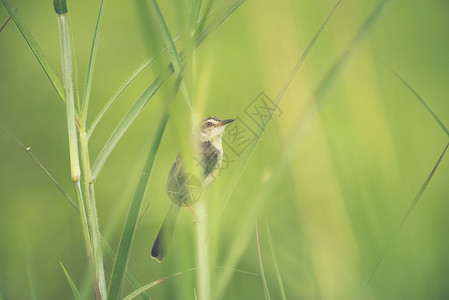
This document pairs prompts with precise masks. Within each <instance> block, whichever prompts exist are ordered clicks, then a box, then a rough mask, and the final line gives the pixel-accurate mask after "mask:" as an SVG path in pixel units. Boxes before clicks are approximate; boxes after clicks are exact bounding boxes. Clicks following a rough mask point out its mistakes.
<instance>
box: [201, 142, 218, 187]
mask: <svg viewBox="0 0 449 300" xmlns="http://www.w3.org/2000/svg"><path fill="white" fill-rule="evenodd" d="M217 162H218V150H217V149H216V148H215V147H214V146H213V145H212V144H211V143H210V142H206V143H204V145H203V147H202V149H201V164H202V167H203V169H204V173H203V179H204V178H206V177H207V176H209V175H210V174H211V173H212V172H213V171H215V169H216V168H217V167H218V168H219V167H220V166H218V165H217Z"/></svg>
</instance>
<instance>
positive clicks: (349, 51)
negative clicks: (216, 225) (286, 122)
mask: <svg viewBox="0 0 449 300" xmlns="http://www.w3.org/2000/svg"><path fill="white" fill-rule="evenodd" d="M391 2H392V0H384V1H381V2H380V3H379V4H378V5H377V6H376V8H375V9H374V10H373V12H372V13H371V14H370V16H369V17H368V18H367V20H366V21H365V23H364V24H363V25H362V26H361V27H360V29H359V30H358V32H357V34H356V35H355V37H354V38H353V39H352V41H351V42H350V43H349V44H348V46H347V48H346V49H345V51H344V52H343V54H342V56H341V57H340V58H339V59H338V60H337V61H336V62H335V63H334V65H333V66H332V67H331V69H330V70H329V72H328V73H327V75H326V76H325V78H324V79H323V80H322V82H321V83H320V85H319V86H318V88H317V90H316V91H315V93H314V94H313V96H312V98H311V100H310V101H309V105H308V108H307V109H306V110H305V113H304V115H303V116H302V117H300V118H299V119H298V122H297V123H296V125H295V126H294V131H293V133H292V134H291V136H290V137H288V138H287V139H286V140H287V141H289V143H288V144H287V145H285V146H284V147H283V148H284V149H283V151H282V152H281V153H280V155H279V159H278V160H277V161H276V162H275V163H274V165H273V166H272V167H271V168H270V169H269V170H270V176H268V177H267V179H265V180H266V181H264V182H262V183H261V188H260V190H259V194H258V196H257V197H256V201H253V203H254V204H253V205H252V206H251V207H250V209H249V210H248V211H247V212H246V213H245V219H244V220H243V221H242V224H241V226H239V231H238V233H237V235H236V237H235V239H234V241H233V243H232V245H231V247H230V250H229V252H228V253H229V254H228V257H227V258H226V260H225V264H224V267H225V268H224V272H223V274H222V276H221V278H220V280H219V283H218V288H217V297H216V298H219V297H221V296H222V294H223V291H224V289H225V288H226V286H227V284H228V282H229V280H230V278H231V273H232V271H231V270H232V268H234V266H235V265H236V264H237V262H238V260H239V258H240V257H241V255H242V254H243V251H244V249H245V247H246V244H247V243H246V241H247V240H248V238H249V236H250V234H251V226H252V222H251V221H249V220H252V219H254V218H255V217H256V216H257V214H258V212H259V210H260V209H261V208H262V207H263V205H264V204H265V203H266V201H268V199H270V195H272V192H273V189H274V187H275V186H276V185H277V183H278V181H279V178H281V175H282V171H283V170H284V168H285V166H286V165H287V162H288V161H289V159H290V158H291V157H292V156H293V154H294V153H295V151H296V149H297V148H298V146H299V144H300V143H301V141H302V139H303V137H304V135H305V133H306V132H307V130H308V128H309V126H310V124H311V122H312V121H313V120H314V118H315V116H316V114H317V113H318V110H319V109H320V108H321V107H322V106H323V105H324V104H325V103H326V100H327V99H328V95H329V94H330V91H331V90H332V89H333V87H334V86H335V85H336V83H337V81H338V80H339V79H340V78H341V75H342V73H343V71H344V70H345V68H346V67H347V66H348V64H349V63H350V62H351V60H352V58H353V57H354V54H355V52H356V49H357V48H358V47H359V46H360V44H361V43H362V42H363V41H364V40H365V39H366V38H367V37H368V35H369V34H370V33H371V31H372V29H373V28H374V26H375V25H376V24H377V23H378V21H379V20H380V18H381V16H382V15H383V13H384V12H385V10H386V8H387V7H388V4H391ZM337 4H338V3H337ZM281 91H282V89H281ZM269 121H270V115H267V116H266V117H265V119H264V122H263V125H262V126H261V129H259V132H260V131H263V130H264V128H266V126H267V125H268V123H269ZM262 133H263V132H260V134H258V135H256V136H258V137H257V138H255V141H253V143H252V144H251V146H250V147H248V148H249V150H247V152H246V153H245V155H244V157H243V158H242V160H244V161H243V162H242V163H241V164H240V165H245V166H246V164H247V163H248V161H245V160H248V159H249V158H250V156H251V154H252V152H253V150H254V148H255V145H256V144H257V142H258V141H259V139H260V136H261V134H262ZM237 171H240V170H239V169H237ZM237 171H236V172H237ZM242 171H243V170H242ZM237 174H238V175H241V174H240V173H237ZM236 177H237V176H235V177H234V178H236Z"/></svg>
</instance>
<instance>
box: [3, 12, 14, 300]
mask: <svg viewBox="0 0 449 300" xmlns="http://www.w3.org/2000/svg"><path fill="white" fill-rule="evenodd" d="M16 11H17V8H16ZM9 21H11V17H8V19H6V21H5V23H3V25H2V27H1V28H0V32H2V31H3V29H4V28H5V27H6V25H8V23H9ZM0 299H1V298H0Z"/></svg>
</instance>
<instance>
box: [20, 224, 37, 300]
mask: <svg viewBox="0 0 449 300" xmlns="http://www.w3.org/2000/svg"><path fill="white" fill-rule="evenodd" d="M23 244H24V248H25V261H26V268H27V277H28V284H29V286H30V293H31V299H33V300H37V299H38V297H37V295H38V293H37V287H36V278H37V277H36V272H35V270H34V267H33V259H32V257H31V251H30V246H29V243H28V234H27V232H26V230H25V231H24V233H23Z"/></svg>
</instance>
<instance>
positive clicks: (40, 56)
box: [1, 0, 65, 102]
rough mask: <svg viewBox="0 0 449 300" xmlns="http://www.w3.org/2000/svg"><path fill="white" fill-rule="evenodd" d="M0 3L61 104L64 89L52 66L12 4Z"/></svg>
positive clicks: (5, 0) (3, 0)
mask: <svg viewBox="0 0 449 300" xmlns="http://www.w3.org/2000/svg"><path fill="white" fill-rule="evenodd" d="M1 1H2V3H3V6H4V7H5V8H6V10H7V11H8V13H9V16H10V17H11V18H12V20H13V21H14V23H15V24H16V26H17V28H18V29H19V31H20V33H21V34H22V36H23V38H24V39H25V41H26V42H27V44H28V46H29V47H30V49H31V51H32V52H33V54H34V56H35V57H36V59H37V60H38V62H39V64H40V65H41V67H42V69H44V72H45V74H46V75H47V77H48V79H50V82H51V84H52V85H53V87H54V88H55V90H56V92H57V93H58V95H59V97H60V98H61V100H62V101H63V102H65V93H64V87H63V85H62V82H61V80H59V78H58V76H57V75H56V73H55V71H54V70H53V68H52V66H51V65H50V62H49V61H48V60H47V58H46V57H45V55H44V53H43V52H42V50H41V48H40V47H39V45H38V44H37V42H36V41H35V40H34V38H33V36H32V35H31V33H30V31H29V30H28V28H26V26H25V23H24V22H23V21H22V19H21V18H20V17H19V15H18V14H17V13H16V10H15V9H14V7H13V6H12V4H11V3H10V2H9V0H1Z"/></svg>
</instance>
